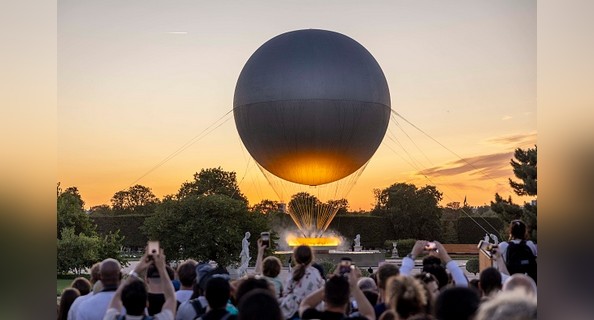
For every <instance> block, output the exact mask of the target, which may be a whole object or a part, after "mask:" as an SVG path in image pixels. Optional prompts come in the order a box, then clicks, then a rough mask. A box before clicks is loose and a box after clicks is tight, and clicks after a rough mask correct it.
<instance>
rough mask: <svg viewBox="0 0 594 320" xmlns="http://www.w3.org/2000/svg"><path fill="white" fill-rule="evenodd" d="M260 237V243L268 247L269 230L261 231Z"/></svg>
mask: <svg viewBox="0 0 594 320" xmlns="http://www.w3.org/2000/svg"><path fill="white" fill-rule="evenodd" d="M260 237H261V238H262V245H264V246H267V247H270V232H262V233H260Z"/></svg>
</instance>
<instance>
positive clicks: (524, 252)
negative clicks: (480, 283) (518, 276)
mask: <svg viewBox="0 0 594 320" xmlns="http://www.w3.org/2000/svg"><path fill="white" fill-rule="evenodd" d="M507 243H508V247H507V252H506V254H505V266H506V267H507V271H509V274H510V275H512V274H514V273H526V274H528V276H530V277H531V278H532V279H533V280H534V281H535V282H536V270H537V267H536V256H535V255H534V253H532V249H530V247H529V246H528V245H527V244H526V240H522V241H520V243H515V242H513V241H508V242H507Z"/></svg>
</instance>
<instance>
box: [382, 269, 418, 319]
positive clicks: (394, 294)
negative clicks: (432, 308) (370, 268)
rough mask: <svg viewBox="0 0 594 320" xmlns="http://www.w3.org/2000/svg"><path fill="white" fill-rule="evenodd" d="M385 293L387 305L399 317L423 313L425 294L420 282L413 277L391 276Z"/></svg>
mask: <svg viewBox="0 0 594 320" xmlns="http://www.w3.org/2000/svg"><path fill="white" fill-rule="evenodd" d="M386 295H387V304H388V307H389V308H390V309H391V310H394V311H396V313H397V314H398V317H399V319H408V318H410V317H412V316H413V315H416V314H421V313H425V310H426V307H427V294H426V292H425V289H424V288H423V285H422V284H421V282H419V280H417V279H415V278H413V277H409V276H403V275H398V276H394V277H391V278H390V279H388V283H387V284H386Z"/></svg>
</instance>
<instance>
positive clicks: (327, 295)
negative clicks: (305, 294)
mask: <svg viewBox="0 0 594 320" xmlns="http://www.w3.org/2000/svg"><path fill="white" fill-rule="evenodd" d="M349 296H350V287H349V281H348V280H347V278H346V277H341V276H334V277H331V278H330V279H328V281H326V285H325V286H324V301H325V302H326V304H327V305H328V306H330V307H335V308H343V307H346V305H347V304H348V303H349Z"/></svg>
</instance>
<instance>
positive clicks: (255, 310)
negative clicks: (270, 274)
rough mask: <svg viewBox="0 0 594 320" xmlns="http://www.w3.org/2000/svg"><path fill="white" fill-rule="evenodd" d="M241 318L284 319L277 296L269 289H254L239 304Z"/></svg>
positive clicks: (255, 319) (251, 319)
mask: <svg viewBox="0 0 594 320" xmlns="http://www.w3.org/2000/svg"><path fill="white" fill-rule="evenodd" d="M238 309H239V315H238V319H239V320H283V319H284V317H283V313H282V312H281V310H280V306H279V305H278V300H277V298H276V297H275V296H274V295H273V294H272V293H271V292H270V290H268V289H254V290H251V291H249V292H248V293H247V294H246V295H245V296H243V298H242V299H241V303H240V304H239V305H238Z"/></svg>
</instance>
